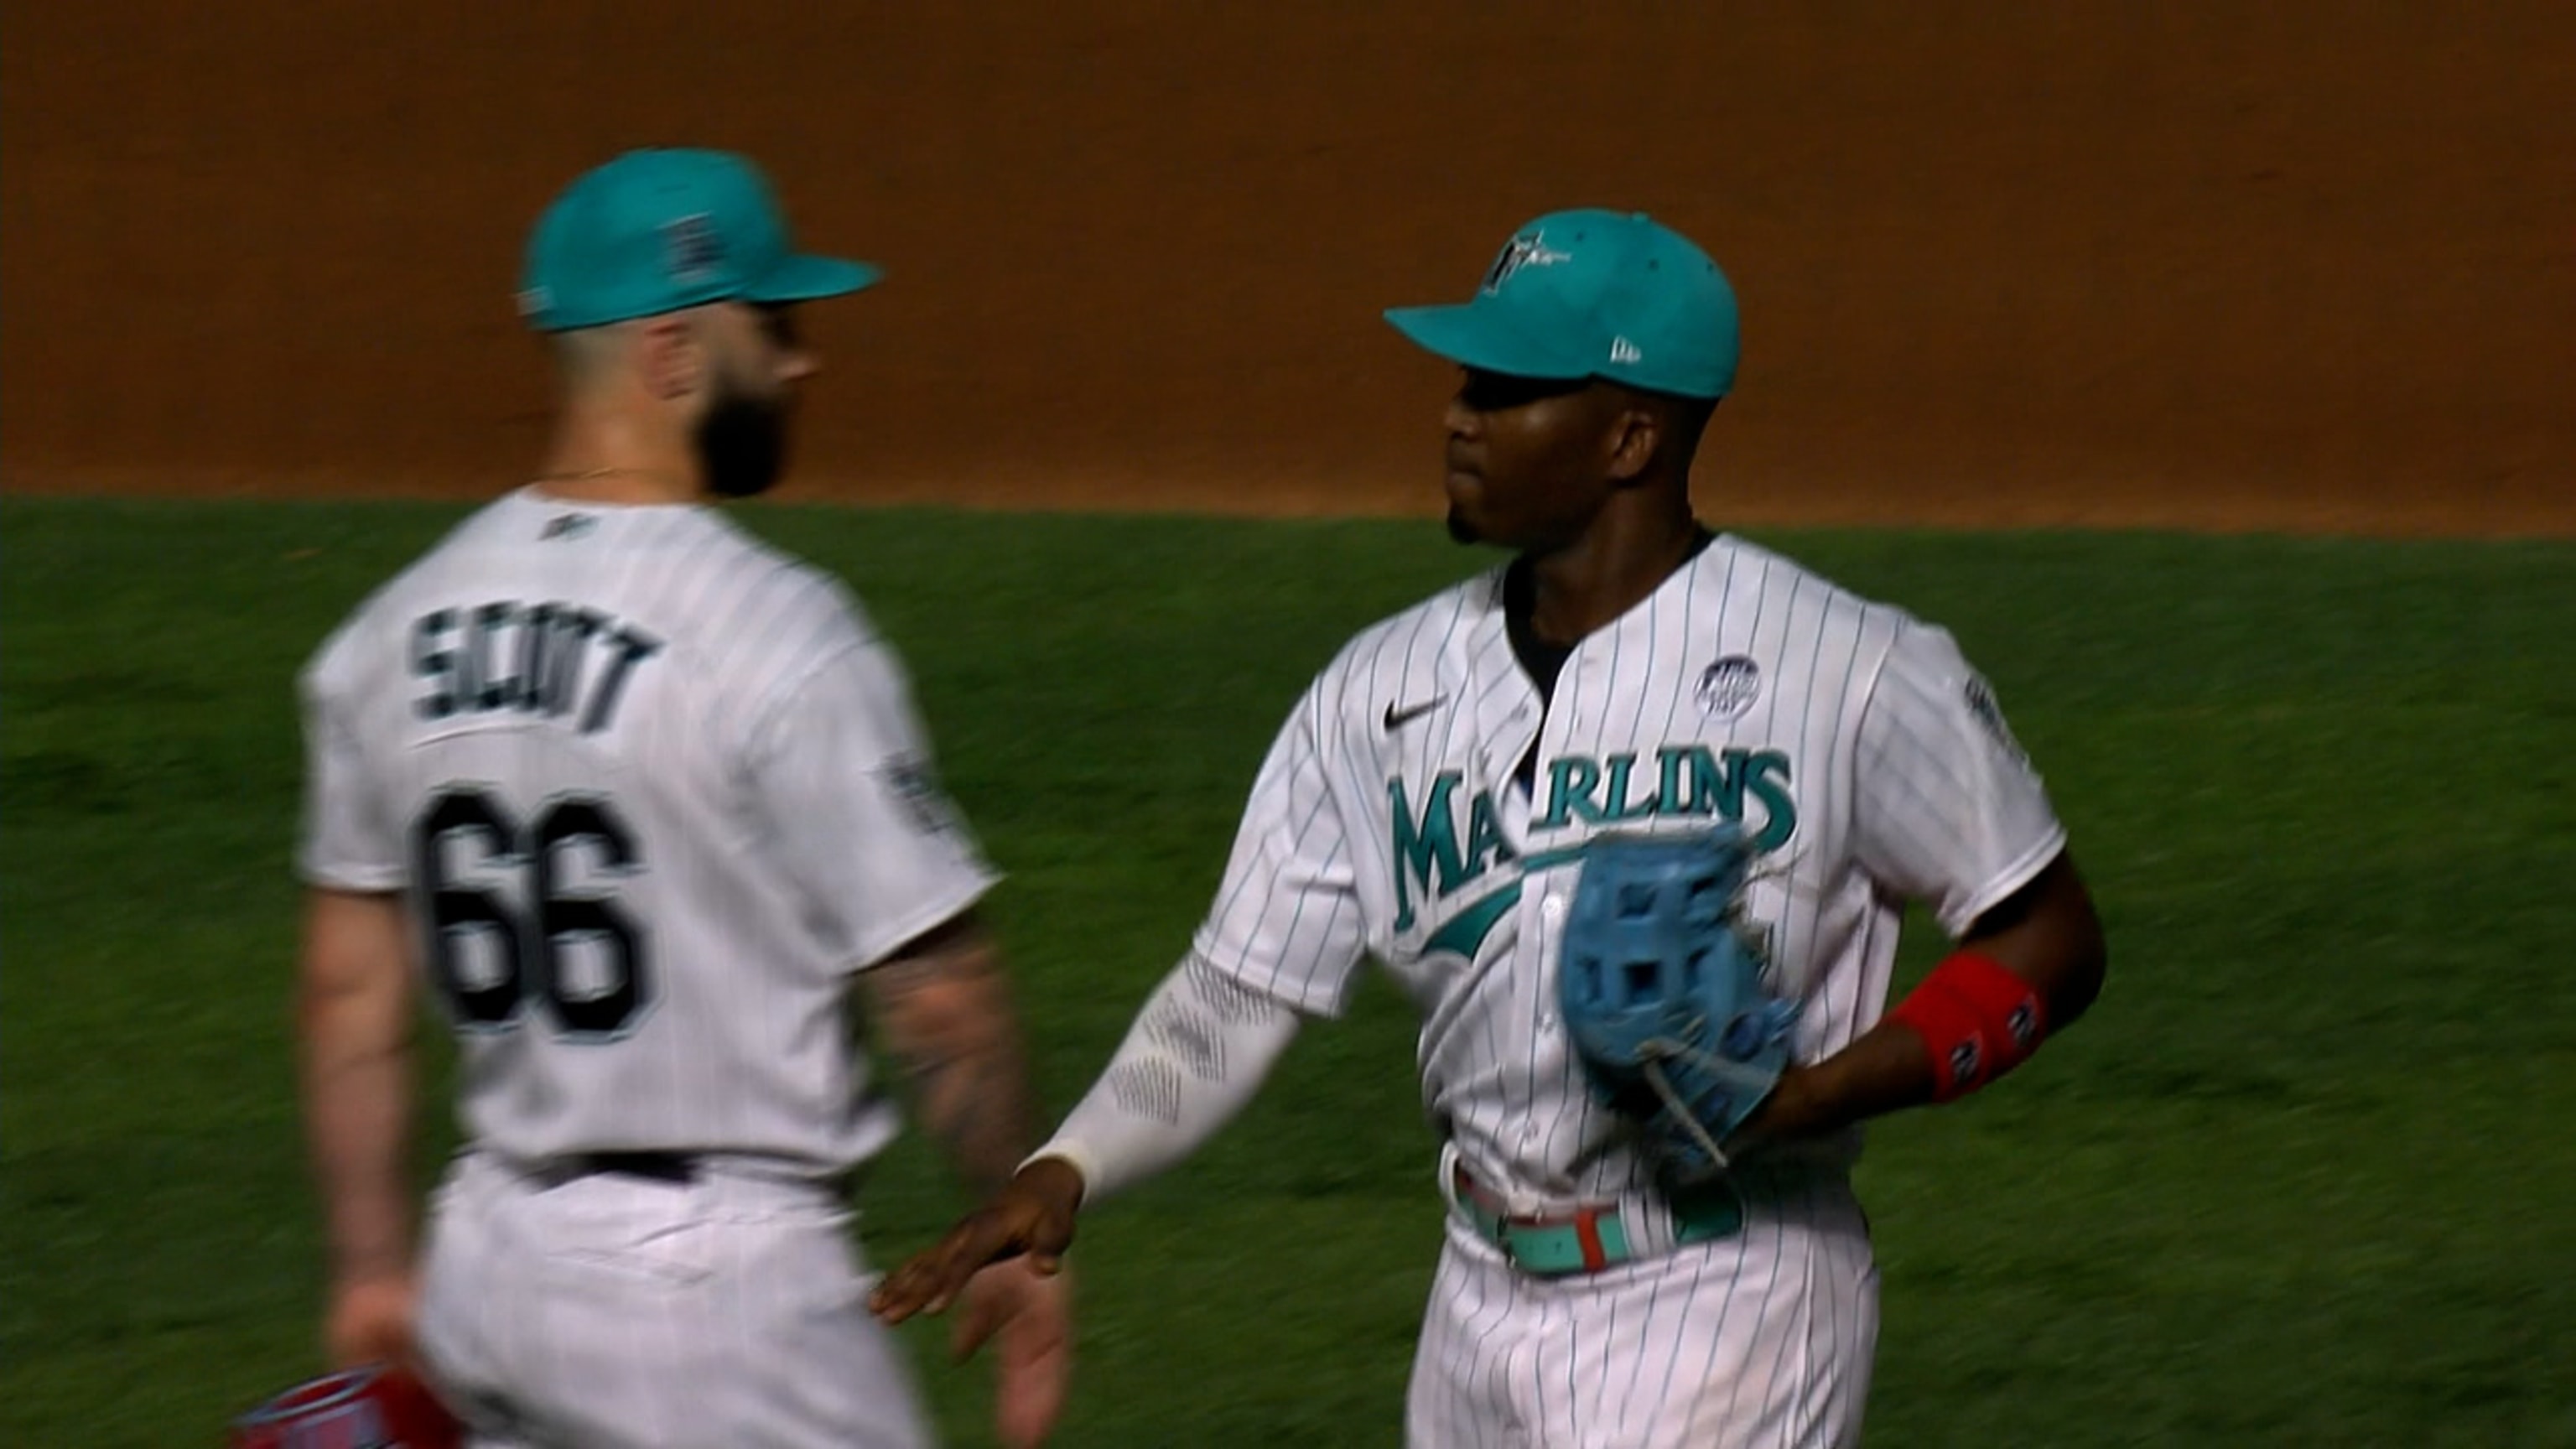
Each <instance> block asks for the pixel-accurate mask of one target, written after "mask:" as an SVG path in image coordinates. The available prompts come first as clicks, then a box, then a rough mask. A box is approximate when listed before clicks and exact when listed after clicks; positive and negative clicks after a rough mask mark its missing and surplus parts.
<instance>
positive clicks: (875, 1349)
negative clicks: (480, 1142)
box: [421, 1155, 933, 1449]
mask: <svg viewBox="0 0 2576 1449" xmlns="http://www.w3.org/2000/svg"><path fill="white" fill-rule="evenodd" d="M867 1282H868V1279H867V1277H866V1275H865V1274H864V1273H863V1272H862V1271H861V1264H860V1263H859V1261H858V1259H857V1257H856V1255H855V1253H854V1251H853V1249H852V1247H851V1239H850V1231H849V1215H848V1213H847V1211H846V1210H845V1209H844V1208H842V1206H841V1205H840V1204H839V1202H838V1201H837V1199H836V1198H835V1197H834V1196H833V1195H832V1194H831V1193H829V1192H828V1191H825V1190H823V1189H821V1188H818V1187H816V1186H814V1185H812V1184H808V1183H801V1182H795V1181H790V1180H785V1179H778V1178H767V1177H753V1176H747V1175H735V1174H729V1173H717V1174H713V1175H710V1176H708V1177H706V1178H704V1179H702V1180H701V1181H699V1182H698V1183H696V1184H693V1185H679V1184H669V1183H657V1182H648V1181H642V1180H638V1179H634V1178H620V1177H614V1176H606V1175H602V1176H597V1177H588V1178H582V1179H578V1180H576V1181H573V1182H570V1183H566V1184H562V1185H559V1186H554V1187H550V1188H539V1187H537V1186H535V1185H533V1184H531V1183H530V1182H528V1181H527V1180H526V1179H523V1178H520V1177H518V1176H517V1175H515V1174H514V1173H513V1172H512V1171H511V1170H509V1169H507V1168H505V1167H502V1166H501V1165H499V1164H497V1163H496V1162H494V1161H493V1160H492V1159H490V1158H489V1157H485V1156H479V1155H475V1156H468V1157H466V1158H464V1159H462V1160H460V1161H459V1162H458V1163H457V1164H456V1165H455V1167H454V1168H453V1169H452V1171H451V1174H450V1177H449V1179H448V1181H447V1183H446V1184H445V1185H444V1187H443V1188H442V1191H441V1194H440V1198H439V1204H438V1211H437V1213H436V1215H435V1217H434V1220H433V1227H432V1231H431V1234H430V1238H429V1242H428V1246H427V1267H426V1271H425V1274H424V1283H423V1297H422V1305H421V1344H422V1349H423V1352H424V1355H425V1356H426V1357H427V1359H428V1361H429V1363H430V1365H431V1366H432V1369H433V1371H434V1374H435V1377H436V1378H437V1380H438V1383H439V1387H440V1389H441V1391H442V1393H444V1394H445V1395H446V1396H448V1398H449V1400H450V1401H451V1402H452V1403H455V1404H457V1405H459V1406H460V1408H461V1409H462V1410H463V1411H464V1412H465V1413H466V1415H467V1416H468V1417H469V1418H470V1419H471V1420H472V1421H473V1422H474V1423H475V1425H476V1427H477V1437H476V1438H475V1439H474V1441H473V1442H474V1443H476V1444H478V1445H484V1446H500V1445H513V1446H517V1445H525V1446H529V1449H673V1446H681V1445H689V1446H695V1445H715V1444H722V1445H728V1446H735V1445H739V1446H743V1449H918V1446H926V1445H928V1444H930V1443H932V1442H933V1440H932V1436H931V1433H930V1430H929V1427H928V1420H927V1416H926V1412H925V1410H924V1408H923V1406H922V1404H921V1401H920V1398H919V1396H918V1393H917V1391H916V1389H915V1386H914V1383H913V1380H912V1377H911V1371H910V1369H909V1368H908V1367H907V1366H906V1364H905V1362H904V1360H903V1358H902V1353H901V1350H900V1348H899V1347H898V1346H897V1345H896V1343H895V1342H894V1339H893V1337H892V1335H890V1334H888V1333H886V1332H885V1331H884V1330H883V1329H882V1328H880V1327H879V1326H878V1325H877V1323H876V1320H875V1319H873V1318H871V1317H870V1316H869V1315H868V1314H867V1313H866V1312H865V1310H864V1297H865V1294H866V1285H867Z"/></svg>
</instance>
